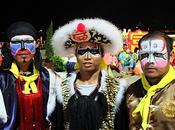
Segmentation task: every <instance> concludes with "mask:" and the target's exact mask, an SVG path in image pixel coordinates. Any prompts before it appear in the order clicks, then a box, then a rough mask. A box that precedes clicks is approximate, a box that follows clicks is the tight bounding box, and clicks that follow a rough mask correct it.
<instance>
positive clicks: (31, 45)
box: [10, 40, 36, 56]
mask: <svg viewBox="0 0 175 130" xmlns="http://www.w3.org/2000/svg"><path fill="white" fill-rule="evenodd" d="M23 49H26V50H28V51H29V52H30V53H31V54H35V52H36V45H35V41H34V40H26V41H11V42H10V50H11V54H12V55H13V56H16V55H17V53H18V51H19V50H23Z"/></svg>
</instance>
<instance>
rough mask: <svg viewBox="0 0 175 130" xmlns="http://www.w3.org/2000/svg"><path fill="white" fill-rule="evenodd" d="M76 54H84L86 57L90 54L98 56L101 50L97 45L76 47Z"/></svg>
mask: <svg viewBox="0 0 175 130" xmlns="http://www.w3.org/2000/svg"><path fill="white" fill-rule="evenodd" d="M77 55H78V56H85V57H86V58H88V57H90V56H92V57H99V56H101V50H100V48H99V47H98V46H95V48H94V47H92V48H91V47H89V46H87V48H81V47H80V48H78V49H77Z"/></svg>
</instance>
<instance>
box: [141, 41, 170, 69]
mask: <svg viewBox="0 0 175 130" xmlns="http://www.w3.org/2000/svg"><path fill="white" fill-rule="evenodd" d="M139 55H140V61H141V65H142V66H145V65H146V63H152V64H154V65H155V66H157V67H160V68H162V67H165V66H166V65H167V63H168V53H167V48H166V44H165V42H164V41H163V40H161V39H159V40H146V41H143V42H142V43H141V49H140V54H139Z"/></svg>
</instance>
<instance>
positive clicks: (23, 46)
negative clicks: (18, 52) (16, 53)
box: [21, 41, 25, 49]
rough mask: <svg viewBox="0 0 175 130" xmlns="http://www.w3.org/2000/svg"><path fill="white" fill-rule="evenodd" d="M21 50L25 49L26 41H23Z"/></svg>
mask: <svg viewBox="0 0 175 130" xmlns="http://www.w3.org/2000/svg"><path fill="white" fill-rule="evenodd" d="M21 49H25V45H24V41H21Z"/></svg>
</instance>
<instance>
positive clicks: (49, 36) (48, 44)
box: [45, 21, 54, 60]
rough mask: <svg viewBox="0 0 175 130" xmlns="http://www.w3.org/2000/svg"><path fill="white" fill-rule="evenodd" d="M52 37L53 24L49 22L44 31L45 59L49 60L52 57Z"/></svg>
mask: <svg viewBox="0 0 175 130" xmlns="http://www.w3.org/2000/svg"><path fill="white" fill-rule="evenodd" d="M52 36H53V22H52V21H51V23H50V25H49V27H48V29H47V31H46V43H45V49H46V53H45V56H46V59H47V60H51V58H52V56H53V55H54V51H53V47H52V44H51V39H52Z"/></svg>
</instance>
